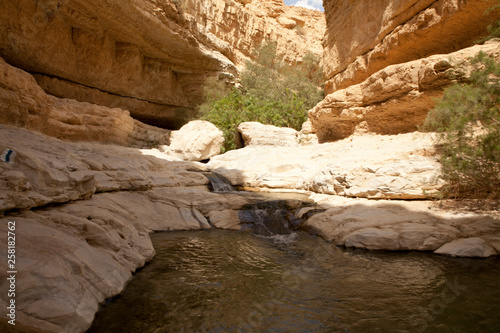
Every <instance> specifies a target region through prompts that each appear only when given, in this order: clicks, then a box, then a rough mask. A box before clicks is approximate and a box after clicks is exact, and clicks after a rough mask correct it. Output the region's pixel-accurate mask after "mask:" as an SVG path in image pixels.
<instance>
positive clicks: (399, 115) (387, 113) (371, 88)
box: [309, 0, 500, 142]
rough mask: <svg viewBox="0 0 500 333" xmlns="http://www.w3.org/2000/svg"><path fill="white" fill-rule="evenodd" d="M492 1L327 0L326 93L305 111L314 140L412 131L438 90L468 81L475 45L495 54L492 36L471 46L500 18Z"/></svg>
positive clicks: (323, 140)
mask: <svg viewBox="0 0 500 333" xmlns="http://www.w3.org/2000/svg"><path fill="white" fill-rule="evenodd" d="M494 5H495V3H494V2H493V1H488V0H469V1H463V0H462V1H460V0H405V1H393V0H379V1H371V2H368V3H367V2H363V3H362V2H359V1H357V2H356V1H347V0H346V1H329V0H326V1H325V2H324V6H325V13H326V21H327V30H326V35H325V39H324V44H323V45H324V47H325V49H324V58H323V61H324V70H325V76H326V83H325V92H326V94H327V97H326V98H325V99H324V100H323V101H322V102H320V103H319V104H318V105H317V106H316V107H315V108H314V109H313V110H310V111H309V119H310V121H311V123H312V125H313V127H314V129H315V130H316V133H317V135H318V139H319V141H320V142H328V141H335V140H340V139H343V138H346V137H348V136H350V135H352V134H353V133H355V132H359V131H361V132H372V133H377V134H398V133H408V132H412V131H416V130H417V128H418V125H420V124H422V122H423V120H424V119H425V116H426V114H427V112H428V111H429V110H430V109H431V108H432V107H433V106H434V103H435V100H436V98H439V97H441V96H442V94H443V90H444V89H445V88H446V87H447V86H449V85H450V84H452V83H453V82H456V81H458V80H467V75H468V73H470V69H471V68H470V64H469V61H468V59H469V58H471V57H474V56H475V55H476V54H477V53H478V52H479V51H483V52H486V53H487V54H489V55H490V56H493V57H495V58H496V59H498V58H499V56H500V54H499V48H498V47H499V44H498V42H496V43H495V42H490V43H489V44H487V45H486V44H485V45H483V46H475V47H473V46H472V45H474V42H475V41H477V40H478V39H480V38H481V37H484V36H485V35H487V26H488V25H489V24H491V23H493V22H495V21H496V20H498V19H500V11H498V10H497V11H489V12H488V9H489V8H490V7H492V6H494ZM461 67H464V68H463V69H462V70H460V68H461Z"/></svg>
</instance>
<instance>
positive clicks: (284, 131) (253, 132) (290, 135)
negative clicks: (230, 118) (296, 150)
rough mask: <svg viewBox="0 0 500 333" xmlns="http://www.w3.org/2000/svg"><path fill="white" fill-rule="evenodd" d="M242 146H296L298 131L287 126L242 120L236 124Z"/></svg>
mask: <svg viewBox="0 0 500 333" xmlns="http://www.w3.org/2000/svg"><path fill="white" fill-rule="evenodd" d="M238 132H240V134H241V137H242V139H243V144H244V146H245V147H246V146H292V147H294V146H297V145H298V140H297V136H298V132H297V131H296V130H294V129H293V128H289V127H277V126H273V125H264V124H261V123H258V122H244V123H241V124H239V125H238Z"/></svg>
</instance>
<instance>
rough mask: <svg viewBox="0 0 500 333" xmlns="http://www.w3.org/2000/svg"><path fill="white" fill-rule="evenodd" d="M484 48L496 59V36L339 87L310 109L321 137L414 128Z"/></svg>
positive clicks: (498, 55) (499, 51) (465, 74)
mask: <svg viewBox="0 0 500 333" xmlns="http://www.w3.org/2000/svg"><path fill="white" fill-rule="evenodd" d="M479 52H484V53H486V54H488V55H490V56H492V57H493V58H495V59H497V60H500V42H499V41H498V40H494V41H490V42H487V43H485V44H484V45H475V46H473V47H469V48H466V49H463V50H460V51H457V52H454V53H450V54H443V55H434V56H430V57H428V58H424V59H419V60H415V61H411V62H406V63H402V64H397V65H391V66H387V67H385V68H384V69H382V70H380V71H378V72H376V73H374V74H372V75H371V76H370V77H368V78H367V79H366V80H364V81H363V82H361V83H359V84H356V85H352V86H349V87H347V88H345V89H340V90H337V91H335V92H333V93H331V94H329V95H328V96H326V98H325V99H324V100H323V101H321V102H320V103H318V105H316V106H315V107H314V108H313V109H312V110H310V111H309V120H310V121H311V123H312V126H313V127H314V129H315V131H316V134H317V136H318V139H319V142H329V141H335V140H340V139H343V138H346V137H348V136H350V135H351V134H353V133H355V132H372V133H378V134H398V133H407V132H413V131H415V130H417V126H418V125H421V124H422V123H423V121H424V119H425V117H426V115H427V112H428V111H429V110H430V109H432V107H433V106H434V104H435V99H436V98H437V97H441V96H442V94H443V89H444V88H445V87H447V86H449V85H450V84H452V83H453V82H457V81H461V80H466V79H467V77H468V75H469V74H470V71H471V69H472V66H471V64H470V61H469V60H470V58H472V57H474V56H475V55H477V54H478V53H479Z"/></svg>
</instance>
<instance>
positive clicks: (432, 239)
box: [303, 195, 500, 257]
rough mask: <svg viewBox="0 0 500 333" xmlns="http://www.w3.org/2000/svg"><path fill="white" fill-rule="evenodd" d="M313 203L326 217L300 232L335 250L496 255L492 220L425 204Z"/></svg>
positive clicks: (498, 230) (497, 232)
mask: <svg viewBox="0 0 500 333" xmlns="http://www.w3.org/2000/svg"><path fill="white" fill-rule="evenodd" d="M312 198H313V199H314V200H315V201H316V202H317V203H318V204H319V206H320V207H323V208H325V209H326V211H325V212H324V213H319V214H316V215H314V216H313V217H311V218H310V219H309V220H307V222H306V223H305V225H304V226H303V228H305V229H307V230H309V231H311V232H314V233H317V234H319V235H320V236H321V237H323V238H324V239H325V240H328V241H333V242H335V244H338V245H343V246H346V247H355V248H362V249H369V250H393V251H398V250H418V251H434V252H435V253H437V254H447V255H452V256H459V257H489V256H492V255H497V254H500V251H499V250H500V247H499V246H498V245H499V243H498V239H499V238H500V219H498V218H495V217H493V216H491V215H487V214H478V213H471V212H467V213H457V212H451V211H445V210H441V209H439V208H438V207H437V205H436V204H435V203H433V202H428V201H420V202H405V201H385V200H380V201H370V200H363V199H350V198H340V197H334V196H326V195H313V196H312ZM471 235H474V236H471Z"/></svg>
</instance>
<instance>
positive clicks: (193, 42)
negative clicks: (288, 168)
mask: <svg viewBox="0 0 500 333" xmlns="http://www.w3.org/2000/svg"><path fill="white" fill-rule="evenodd" d="M275 13H276V15H275ZM281 17H282V18H287V19H289V20H292V21H294V22H295V25H294V26H291V25H290V23H287V24H285V25H284V26H283V25H282V24H280V23H279V22H278V19H279V18H281ZM324 27H325V25H324V16H323V13H320V12H317V11H311V10H309V11H308V10H305V9H304V10H302V9H295V8H289V7H287V6H284V4H283V2H277V3H266V2H262V1H254V2H246V3H245V2H244V3H240V2H233V1H224V0H210V1H194V0H192V1H191V0H186V1H174V0H166V1H152V0H134V1H127V2H123V3H122V2H120V3H118V2H116V3H115V2H110V1H107V0H98V1H93V2H92V4H90V3H88V2H86V1H81V0H64V1H60V0H59V1H57V0H37V1H31V0H21V1H2V2H1V10H0V32H1V33H0V57H2V58H4V59H5V60H6V61H7V62H8V63H9V64H11V65H13V66H16V67H18V68H21V69H23V70H25V71H28V72H30V73H32V74H33V75H34V77H35V78H36V80H37V82H38V83H39V84H40V86H41V87H42V88H43V89H44V90H45V91H47V92H49V93H50V94H52V95H54V96H57V97H60V98H70V99H75V100H78V101H83V102H89V103H93V104H98V105H104V106H107V107H111V108H121V109H124V110H128V111H130V113H131V115H132V116H133V117H134V118H135V119H138V120H141V121H143V122H146V123H150V124H154V125H156V126H161V127H165V128H171V129H178V128H180V127H181V126H182V125H183V124H184V123H186V122H187V120H188V119H190V118H192V116H193V115H194V112H195V111H194V107H195V106H196V105H197V104H198V103H200V101H201V100H202V98H203V89H202V87H203V83H204V81H205V79H206V78H207V77H208V76H213V75H217V76H219V77H221V78H234V77H235V76H237V75H238V69H237V66H239V67H240V68H241V66H242V64H243V61H244V60H246V59H249V58H250V56H251V55H252V53H253V52H254V51H255V50H256V49H257V48H258V47H259V46H260V44H261V42H262V41H272V42H277V43H278V45H279V54H280V55H281V56H282V57H285V58H286V60H287V61H288V62H290V63H295V62H298V61H301V59H302V56H303V55H304V54H305V52H306V51H309V50H311V51H313V52H316V54H319V53H321V51H322V50H321V46H320V40H321V38H322V35H323V32H324ZM308 44H311V45H314V47H311V46H308Z"/></svg>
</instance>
